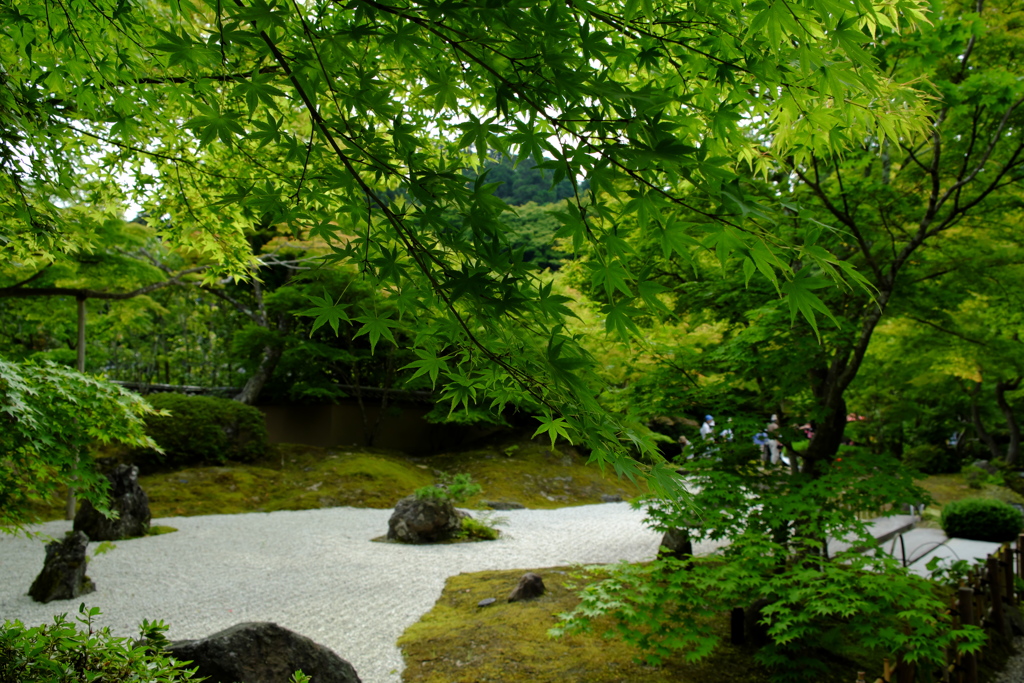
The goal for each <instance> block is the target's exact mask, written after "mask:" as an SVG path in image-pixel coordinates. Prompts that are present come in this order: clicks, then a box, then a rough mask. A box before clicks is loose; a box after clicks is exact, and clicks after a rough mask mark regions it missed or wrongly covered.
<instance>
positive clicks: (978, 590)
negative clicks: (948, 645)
mask: <svg viewBox="0 0 1024 683" xmlns="http://www.w3.org/2000/svg"><path fill="white" fill-rule="evenodd" d="M1016 578H1019V579H1021V580H1024V534H1021V535H1019V536H1018V537H1017V541H1016V544H1013V543H1007V544H1005V545H1003V547H1001V548H1000V549H999V550H998V551H997V552H996V554H995V555H989V556H988V558H987V559H986V561H985V564H984V565H981V564H979V565H976V566H975V567H974V568H973V569H972V570H971V573H970V574H969V575H968V577H967V578H966V579H965V580H964V581H962V582H961V585H960V587H959V589H957V593H956V595H955V596H954V597H953V599H952V604H951V605H950V613H951V614H952V615H953V618H954V620H955V623H956V624H958V625H959V624H971V625H974V626H980V627H982V628H984V629H985V630H986V631H988V632H989V636H990V638H991V636H992V634H996V635H997V636H998V637H999V638H1000V639H1003V640H1004V641H1008V640H1009V639H1010V638H1012V636H1013V629H1012V627H1011V624H1010V619H1011V614H1010V613H1011V612H1013V614H1014V615H1017V614H1018V613H1017V605H1019V604H1020V600H1021V597H1022V596H1024V593H1021V592H1020V591H1018V590H1017V587H1016V585H1015V581H1014V579H1016ZM1016 618H1019V616H1018V617H1016ZM989 642H991V640H990V641H989ZM985 656H986V652H985V648H983V649H982V650H981V651H980V652H977V653H974V654H964V655H961V654H959V653H957V652H955V651H953V650H951V651H949V652H947V657H946V666H945V667H944V668H943V669H942V670H941V671H937V672H936V676H935V680H939V681H943V683H978V664H979V663H980V662H982V661H984V659H985ZM916 673H917V672H916V671H915V667H914V665H912V664H908V663H906V662H896V664H895V666H894V665H892V664H891V663H890V661H889V660H888V659H886V660H885V661H884V663H883V665H882V675H881V676H879V677H878V678H876V679H874V683H915V681H916V679H917V676H916ZM864 676H865V672H863V671H862V672H859V673H858V676H857V683H867V680H866V679H865V678H864Z"/></svg>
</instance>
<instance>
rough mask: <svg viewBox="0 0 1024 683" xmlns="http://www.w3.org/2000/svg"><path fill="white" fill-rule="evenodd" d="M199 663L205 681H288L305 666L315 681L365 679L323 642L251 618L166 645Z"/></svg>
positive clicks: (351, 682) (342, 682) (179, 655)
mask: <svg viewBox="0 0 1024 683" xmlns="http://www.w3.org/2000/svg"><path fill="white" fill-rule="evenodd" d="M167 651H168V652H169V653H170V654H171V655H173V656H174V657H175V658H176V659H178V660H179V661H189V662H192V663H191V664H190V665H189V667H190V668H191V667H198V669H199V672H198V674H197V675H198V677H200V678H201V677H204V676H205V677H206V683H287V682H288V680H289V679H290V678H291V676H292V674H293V673H295V672H296V671H298V670H300V669H301V670H302V672H303V673H304V674H306V675H307V676H309V677H311V678H312V679H313V681H314V682H315V683H361V681H360V680H359V676H358V675H356V670H355V669H353V668H352V665H351V664H349V663H348V662H346V661H345V660H344V659H342V658H341V657H339V656H338V655H337V654H335V653H334V652H333V651H331V650H329V649H327V648H326V647H324V646H323V645H319V644H317V643H315V642H313V641H312V640H310V639H309V638H307V637H305V636H303V635H299V634H298V633H295V632H293V631H289V630H288V629H286V628H283V627H281V626H278V625H277V624H272V623H269V622H247V623H243V624H237V625H235V626H232V627H230V628H227V629H224V630H223V631H219V632H217V633H214V634H213V635H211V636H208V637H206V638H201V639H199V640H181V641H177V642H174V643H171V645H170V646H169V647H168V648H167Z"/></svg>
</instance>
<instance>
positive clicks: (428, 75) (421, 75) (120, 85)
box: [0, 0, 980, 468]
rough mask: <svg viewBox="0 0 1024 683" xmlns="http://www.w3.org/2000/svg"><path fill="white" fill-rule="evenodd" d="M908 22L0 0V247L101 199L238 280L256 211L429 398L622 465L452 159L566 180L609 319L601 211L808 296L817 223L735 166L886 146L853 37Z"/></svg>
mask: <svg viewBox="0 0 1024 683" xmlns="http://www.w3.org/2000/svg"><path fill="white" fill-rule="evenodd" d="M904 18H906V19H909V21H911V22H913V21H917V20H920V19H922V18H923V14H922V4H921V3H919V2H917V0H887V1H886V2H879V3H872V2H870V0H800V1H798V2H786V3H782V2H766V1H762V0H758V1H757V2H751V3H746V4H739V3H731V2H704V3H684V2H677V1H675V0H662V1H659V2H654V1H652V0H640V1H638V0H612V1H611V2H586V1H581V0H571V1H570V2H545V3H538V2H535V1H534V0H512V1H510V2H500V3H498V2H492V1H490V0H468V1H466V2H454V3H453V2H448V1H447V0H443V1H442V0H397V1H380V0H350V1H348V2H328V1H326V0H312V1H311V2H307V3H301V4H300V3H295V2H284V1H281V0H232V1H231V2H221V1H220V0H206V1H200V2H193V1H192V0H171V1H170V2H167V3H163V2H157V1H156V0H136V1H131V0H127V1H126V0H118V1H116V2H115V1H113V0H60V1H58V2H51V1H50V0H0V36H2V37H0V63H2V64H3V65H4V66H3V70H2V71H0V85H2V87H0V168H2V169H3V173H2V175H0V258H2V259H4V260H7V261H11V262H16V263H23V264H25V266H26V267H35V266H37V265H38V263H39V262H40V261H46V260H48V259H53V258H56V257H59V255H60V254H62V253H67V252H74V251H78V250H88V249H89V248H90V247H91V246H92V245H93V244H94V243H95V241H96V240H97V239H98V237H97V230H96V226H97V225H99V224H100V221H101V219H102V217H103V215H104V214H105V213H109V212H112V211H113V212H119V211H120V210H121V203H122V202H123V201H125V200H126V199H132V200H134V201H137V202H139V203H140V204H142V205H143V206H144V207H145V208H146V209H147V210H148V211H149V212H150V214H151V215H154V216H158V217H163V216H167V217H169V218H170V220H168V221H167V223H166V227H165V228H164V232H165V238H166V239H168V240H170V241H173V242H177V243H181V244H184V245H187V246H188V247H189V248H190V249H192V250H194V251H196V252H199V253H201V254H203V255H205V257H206V258H208V259H211V260H213V261H215V262H216V263H218V264H219V266H220V268H221V270H226V271H228V272H233V273H245V272H246V268H247V266H248V265H249V261H250V259H251V253H252V252H251V251H250V250H249V248H248V244H247V242H246V239H245V238H246V234H247V231H249V230H250V229H251V228H252V226H258V225H268V224H277V225H284V226H287V227H288V228H290V229H291V230H293V231H295V232H296V233H301V234H303V235H304V236H306V237H314V238H323V239H324V240H326V241H327V242H329V243H330V244H331V246H332V249H333V252H332V255H331V257H330V259H333V260H336V261H351V262H354V263H356V264H358V265H359V267H360V268H361V271H362V273H363V276H364V277H365V278H366V279H367V281H368V282H369V283H370V284H371V285H372V286H373V287H375V288H377V289H379V290H381V291H384V292H387V295H388V296H389V297H390V299H391V300H392V301H393V302H394V304H395V305H394V306H393V307H391V308H389V309H388V310H381V309H375V310H365V311H361V314H360V315H357V316H353V320H354V321H355V322H357V323H359V324H361V325H362V332H363V333H364V334H365V335H367V336H368V337H369V339H370V341H371V344H376V343H377V341H378V340H380V339H392V338H393V332H392V330H393V329H394V328H396V327H399V326H402V325H408V326H410V327H413V328H414V329H415V343H416V346H417V348H418V353H419V360H417V361H415V366H414V367H416V368H417V369H418V371H419V372H421V373H422V374H425V375H428V376H429V377H431V379H437V378H439V377H440V378H441V379H443V385H444V387H445V388H444V392H445V397H446V398H447V399H449V400H450V401H451V403H452V405H453V406H459V405H466V404H469V403H470V402H472V401H474V400H478V399H479V398H481V397H487V399H488V400H490V401H492V402H493V405H494V406H497V407H501V406H505V405H508V404H515V405H518V406H520V407H522V408H524V409H527V410H530V411H533V412H534V413H535V414H538V415H539V416H541V418H542V427H541V430H540V431H545V432H547V433H549V434H551V436H552V438H554V437H555V436H557V435H565V436H568V437H571V438H573V439H584V440H586V441H587V442H588V443H589V445H590V446H591V447H592V448H593V452H594V454H595V455H596V457H597V458H599V459H607V460H611V461H614V462H615V463H616V464H617V465H620V466H624V467H627V468H631V467H633V465H632V461H629V460H622V459H619V458H617V457H615V454H616V453H617V452H619V446H618V444H621V443H637V444H639V446H640V448H641V450H645V451H650V450H651V445H650V443H649V442H647V441H646V440H644V439H643V438H641V436H640V435H639V434H638V433H637V432H636V431H634V430H632V429H631V428H630V427H629V425H627V424H622V423H620V422H616V421H615V420H614V419H613V418H612V417H611V416H610V415H609V414H608V413H607V412H606V411H603V410H602V409H601V408H600V407H599V405H598V404H597V402H596V401H595V400H594V399H593V393H594V392H593V389H592V387H591V386H590V384H589V381H590V376H591V373H590V369H591V368H592V366H593V361H592V359H591V358H590V357H589V356H588V355H587V354H586V352H585V351H583V350H582V348H581V347H580V346H579V345H578V344H577V340H576V339H574V338H573V337H572V335H570V334H569V333H567V332H566V329H565V327H564V324H563V323H564V320H565V317H566V315H567V314H568V313H569V311H568V309H567V308H566V306H565V305H564V304H565V300H564V297H558V296H555V295H553V294H552V292H551V289H550V286H549V285H547V284H545V283H544V281H543V280H542V279H539V278H537V277H536V275H535V269H533V268H531V267H530V266H529V265H528V264H526V263H524V262H523V261H522V260H520V259H519V258H517V254H516V252H514V251H513V252H510V251H509V250H508V249H507V248H506V238H505V236H504V226H503V223H502V213H503V211H505V210H506V208H507V207H506V206H505V204H504V203H503V202H502V201H501V200H500V199H497V198H496V197H495V196H494V195H493V190H494V188H493V187H492V186H491V185H489V184H488V183H487V182H486V180H479V179H478V180H477V181H476V182H467V181H466V175H465V171H467V170H469V171H470V172H471V173H472V174H475V171H477V170H479V169H480V168H482V167H483V166H484V165H485V164H486V162H487V160H488V158H489V157H490V156H491V155H492V154H494V153H500V154H502V155H510V156H527V155H528V156H530V157H532V158H533V159H547V161H545V162H544V164H543V165H544V166H545V167H548V168H550V169H551V170H552V171H553V180H554V181H555V182H559V181H561V180H563V179H567V180H569V181H570V182H571V183H578V182H579V181H580V179H582V178H586V179H587V181H588V182H589V188H588V189H587V190H586V191H585V192H584V190H583V189H582V188H580V187H579V185H578V184H577V186H576V189H575V191H574V195H573V196H572V197H571V198H570V199H569V200H568V201H567V202H566V204H565V207H564V210H563V211H562V212H561V213H560V215H559V218H560V220H561V222H562V223H563V227H562V229H561V233H560V234H561V236H563V237H565V238H566V239H567V241H568V242H569V243H571V244H573V245H574V247H576V248H579V247H581V246H582V245H583V244H589V245H590V247H591V253H592V254H593V258H592V259H591V260H590V265H589V266H588V267H589V272H588V275H589V277H590V278H591V279H592V281H593V283H594V284H595V285H596V286H597V290H598V291H600V292H603V298H604V299H605V300H606V308H605V310H604V313H605V314H606V316H607V318H608V324H607V328H608V329H609V330H612V331H622V332H624V333H625V334H627V335H628V333H629V331H630V329H632V327H631V323H630V321H629V318H630V316H631V315H632V312H633V311H635V310H639V309H643V308H645V307H649V308H656V307H658V301H657V292H658V289H657V287H656V286H654V285H652V284H651V283H649V281H648V273H645V272H642V271H634V270H633V268H632V266H631V263H630V261H629V259H628V252H629V249H628V245H627V244H625V243H624V242H623V240H622V238H621V237H619V235H618V226H619V225H620V224H621V223H622V222H623V221H626V220H635V221H638V222H639V225H640V227H641V228H642V229H643V230H644V231H645V233H646V234H647V235H652V236H654V238H655V239H656V240H657V241H658V243H659V244H660V246H661V248H662V249H663V250H664V252H665V253H666V254H671V253H674V252H681V251H685V250H687V249H688V248H689V247H690V246H691V245H692V243H693V240H694V239H695V237H694V236H693V235H696V236H697V238H699V239H700V240H703V244H704V245H705V247H708V248H714V249H715V250H717V252H718V254H719V255H720V256H721V257H723V258H725V257H728V256H730V255H737V257H738V258H740V259H741V260H742V261H743V262H744V263H745V264H747V265H746V266H744V268H749V270H750V271H751V272H757V273H760V274H761V276H763V277H765V278H767V279H768V280H770V281H772V282H776V281H780V280H784V281H788V284H787V289H786V291H787V293H788V295H789V296H791V297H792V296H794V295H795V296H798V297H802V299H801V300H802V301H805V302H806V301H808V300H816V299H815V295H814V293H813V291H812V287H813V286H815V284H814V283H812V282H810V281H809V280H808V279H807V278H806V277H802V276H801V277H796V278H794V273H795V272H796V271H795V270H794V267H793V264H794V263H799V264H801V265H800V268H804V267H814V265H815V264H817V265H818V266H819V267H820V268H821V270H822V272H823V273H824V274H826V275H828V276H833V277H836V278H841V277H843V276H844V275H843V271H842V270H841V269H838V268H836V264H835V261H834V259H833V257H832V256H831V255H829V254H827V253H825V252H824V251H822V250H821V249H817V248H816V245H815V240H814V238H813V232H808V231H807V230H803V229H802V228H801V232H800V237H801V239H796V240H792V239H780V238H779V236H778V235H777V234H776V231H775V230H774V229H773V226H774V222H775V220H776V218H777V214H776V212H775V208H774V207H773V205H772V204H773V202H774V199H769V200H766V201H762V204H763V206H760V207H756V206H754V205H752V204H751V203H750V202H749V201H748V200H746V199H745V198H744V193H743V190H742V189H741V185H740V184H739V182H738V180H739V175H738V171H739V168H738V164H740V163H746V164H749V165H750V166H752V167H753V168H755V169H756V170H760V171H765V170H768V169H771V168H772V167H773V164H774V163H776V162H778V161H781V160H784V159H789V160H791V161H792V163H793V164H796V165H799V166H800V167H801V168H804V169H808V168H811V166H812V165H813V164H814V163H819V164H820V163H821V162H820V160H822V159H827V158H829V156H830V155H831V154H832V153H833V152H835V151H837V150H839V149H841V148H843V147H846V146H848V145H850V144H859V142H860V141H861V140H863V139H865V137H867V136H870V137H871V138H872V139H875V140H878V141H879V144H884V142H883V141H885V140H889V139H893V142H892V143H891V144H892V145H893V146H898V145H899V142H897V140H902V139H909V138H910V137H911V136H912V135H913V133H914V132H915V130H918V129H919V127H920V126H921V125H922V118H921V116H920V114H921V111H922V106H923V105H922V104H921V102H920V101H919V100H918V98H917V97H916V93H915V91H914V90H912V89H911V88H909V87H908V86H906V85H904V84H901V83H900V82H899V81H898V80H897V79H893V78H891V77H890V76H889V75H886V74H884V73H882V72H881V71H879V70H878V69H877V68H876V64H875V63H874V61H873V58H872V56H871V55H870V54H869V53H868V52H867V51H866V50H865V49H864V47H863V45H864V44H865V43H866V42H867V41H869V40H870V39H871V37H872V36H874V35H876V34H878V33H879V32H884V31H892V30H896V29H897V25H898V23H899V22H901V21H904ZM979 144H980V143H979ZM918 156H919V157H920V154H919V155H918ZM695 193H696V195H695ZM694 196H699V200H694V199H693V197H694ZM680 211H685V212H687V214H688V217H687V219H686V220H680V219H678V218H677V216H678V214H679V213H680ZM453 216H454V217H456V220H457V222H456V224H458V225H461V226H464V227H466V228H468V229H467V230H462V229H460V230H453V229H451V224H452V223H453V221H452V217H453ZM797 270H799V268H798V269H797ZM210 272H211V277H212V276H213V275H212V273H214V272H215V271H214V270H211V271H210ZM846 276H847V277H848V274H847V275H846ZM334 304H335V302H334V301H332V300H330V299H329V298H328V297H324V298H323V299H322V300H319V301H318V302H316V305H315V306H314V309H313V310H314V313H315V314H316V315H317V322H318V324H329V325H332V326H335V325H337V323H338V322H339V321H340V320H343V319H345V318H346V317H347V315H346V313H345V310H344V309H343V308H341V307H336V306H335V305H334ZM801 310H804V311H805V312H807V313H808V314H809V315H813V313H812V312H811V311H810V309H808V308H806V307H802V308H801Z"/></svg>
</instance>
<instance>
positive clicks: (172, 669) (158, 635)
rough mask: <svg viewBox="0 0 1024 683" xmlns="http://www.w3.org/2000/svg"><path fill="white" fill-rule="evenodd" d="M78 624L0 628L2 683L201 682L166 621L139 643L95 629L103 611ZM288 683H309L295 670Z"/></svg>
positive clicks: (63, 620)
mask: <svg viewBox="0 0 1024 683" xmlns="http://www.w3.org/2000/svg"><path fill="white" fill-rule="evenodd" d="M78 612H79V614H80V616H78V617H77V621H78V622H79V623H80V624H81V627H76V626H75V625H74V624H71V623H68V621H67V615H66V614H61V615H58V616H57V617H56V618H55V619H54V623H53V624H49V625H45V626H35V627H26V626H25V625H23V624H22V623H21V622H18V621H14V622H10V621H7V622H4V624H3V625H2V626H0V683H27V682H28V681H31V682H32V683H79V682H80V681H102V682H103V683H187V681H201V680H204V679H202V678H197V677H196V673H195V672H196V670H195V669H194V668H189V665H188V663H187V662H179V661H177V660H176V659H174V658H173V657H171V656H169V655H167V654H166V653H165V652H164V650H163V648H164V646H166V645H167V644H168V641H167V638H166V636H165V635H164V632H165V631H167V625H166V624H164V623H163V622H160V621H157V622H149V621H143V622H142V625H141V627H140V629H139V635H140V637H139V639H138V640H132V639H130V638H116V637H114V636H112V635H111V634H110V629H109V628H107V627H103V628H101V629H97V628H95V627H94V626H93V623H92V621H93V619H94V618H95V617H97V616H99V615H100V611H99V608H97V607H90V608H89V609H88V610H86V608H85V604H84V603H83V604H82V605H80V606H79V608H78ZM289 683H310V678H309V677H308V676H306V675H304V674H303V673H302V672H301V671H296V672H295V673H294V674H293V675H292V676H291V677H290V678H289Z"/></svg>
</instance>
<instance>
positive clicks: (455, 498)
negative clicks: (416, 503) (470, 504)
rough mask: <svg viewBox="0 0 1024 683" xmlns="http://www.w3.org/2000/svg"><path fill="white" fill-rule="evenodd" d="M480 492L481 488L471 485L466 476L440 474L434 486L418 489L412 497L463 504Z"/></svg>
mask: <svg viewBox="0 0 1024 683" xmlns="http://www.w3.org/2000/svg"><path fill="white" fill-rule="evenodd" d="M482 491H483V487H481V486H480V484H475V483H473V478H472V477H471V476H470V475H468V474H465V473H463V474H456V475H454V476H452V475H450V474H447V473H444V472H442V473H441V474H440V476H439V477H438V482H437V483H436V484H433V485H431V486H424V487H422V488H418V489H416V491H415V494H414V495H415V496H416V497H417V498H419V499H424V498H434V499H437V500H446V501H450V502H452V503H464V502H466V501H467V500H469V499H470V498H472V497H473V496H475V495H477V494H478V493H481V492H482Z"/></svg>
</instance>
